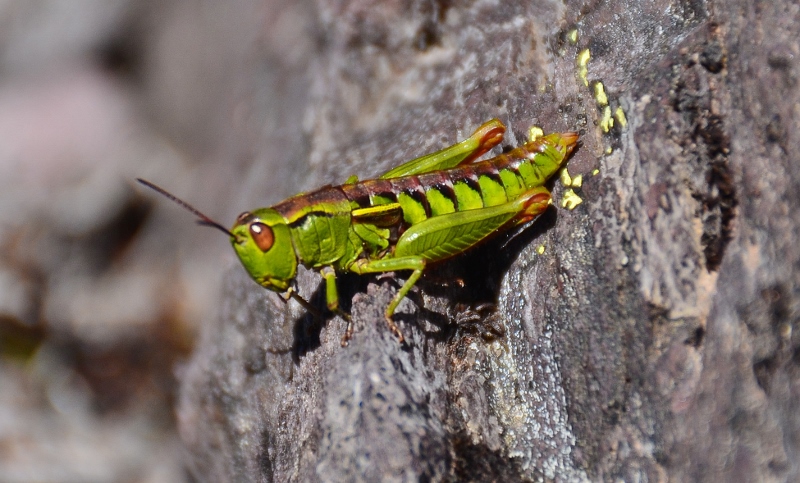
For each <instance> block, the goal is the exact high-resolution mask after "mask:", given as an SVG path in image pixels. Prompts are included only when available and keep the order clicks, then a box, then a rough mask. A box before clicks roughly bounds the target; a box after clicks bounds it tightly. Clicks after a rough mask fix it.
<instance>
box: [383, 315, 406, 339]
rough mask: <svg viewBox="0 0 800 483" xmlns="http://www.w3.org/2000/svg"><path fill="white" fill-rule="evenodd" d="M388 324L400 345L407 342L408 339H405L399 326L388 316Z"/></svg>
mask: <svg viewBox="0 0 800 483" xmlns="http://www.w3.org/2000/svg"><path fill="white" fill-rule="evenodd" d="M386 323H387V324H388V325H389V330H391V331H392V333H393V334H394V335H395V336H396V337H397V342H399V343H400V344H402V343H404V342H405V341H406V338H405V337H403V333H402V332H400V328H399V327H397V324H395V323H394V321H393V320H392V317H391V316H388V315H387V316H386Z"/></svg>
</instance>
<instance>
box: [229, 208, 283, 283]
mask: <svg viewBox="0 0 800 483" xmlns="http://www.w3.org/2000/svg"><path fill="white" fill-rule="evenodd" d="M230 234H231V244H232V245H233V249H234V250H235V251H236V255H238V256H239V260H240V261H241V262H242V265H244V268H246V269H247V272H248V273H249V274H250V276H251V277H253V279H254V280H255V281H256V282H258V283H259V284H260V285H262V286H264V287H265V288H268V289H270V290H274V291H276V292H283V291H286V290H287V289H288V288H289V284H290V283H291V282H292V280H294V277H295V275H296V274H297V255H295V252H294V245H293V243H292V235H291V233H290V232H289V226H288V225H287V224H286V221H285V220H284V219H283V217H282V216H281V215H280V214H278V212H277V211H275V210H273V209H272V208H261V209H258V210H255V211H253V212H252V213H251V212H244V213H242V214H241V215H239V217H238V218H237V219H236V224H234V225H233V228H231V231H230Z"/></svg>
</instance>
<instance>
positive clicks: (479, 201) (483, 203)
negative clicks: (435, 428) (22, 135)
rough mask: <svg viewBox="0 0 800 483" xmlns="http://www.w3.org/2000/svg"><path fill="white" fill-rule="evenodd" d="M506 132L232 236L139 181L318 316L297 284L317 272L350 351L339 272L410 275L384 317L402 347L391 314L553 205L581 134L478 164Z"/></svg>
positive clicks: (251, 219)
mask: <svg viewBox="0 0 800 483" xmlns="http://www.w3.org/2000/svg"><path fill="white" fill-rule="evenodd" d="M505 129H506V128H505V126H504V125H503V123H502V122H500V121H499V120H497V119H492V120H490V121H488V122H486V123H484V124H483V125H481V126H480V127H479V128H478V129H477V130H476V131H475V132H474V133H473V134H472V135H471V136H470V137H469V138H467V139H466V140H464V141H462V142H460V143H458V144H455V145H453V146H450V147H447V148H445V149H442V150H441V151H437V152H435V153H432V154H428V155H426V156H422V157H419V158H416V159H413V160H411V161H409V162H407V163H405V164H403V165H400V166H398V167H396V168H394V169H392V170H390V171H388V172H386V173H384V174H383V175H381V176H380V177H379V178H377V179H369V180H365V181H358V179H357V178H356V177H351V178H350V179H348V180H347V181H346V182H345V183H344V184H342V185H339V186H331V185H328V186H324V187H322V188H319V189H318V190H316V191H312V192H309V193H301V194H298V195H295V196H292V197H291V198H288V199H286V200H284V201H283V202H281V203H278V204H277V205H274V206H272V207H270V208H259V209H256V210H253V211H246V212H244V213H242V214H241V215H239V216H238V217H237V218H236V222H235V223H234V225H233V228H231V229H230V230H228V229H226V228H225V227H224V226H222V225H220V224H219V223H217V222H215V221H213V220H212V219H210V218H209V217H207V216H206V215H204V214H202V213H201V212H199V211H198V210H196V209H195V208H193V207H192V206H190V205H189V204H188V203H186V202H184V201H182V200H180V199H178V198H177V197H175V196H173V195H172V194H170V193H168V192H167V191H165V190H163V189H162V188H159V187H158V186H156V185H154V184H153V183H150V182H149V181H145V180H142V179H138V181H139V182H140V183H142V184H144V185H145V186H147V187H149V188H152V189H154V190H155V191H157V192H159V193H161V194H163V195H164V196H166V197H168V198H170V199H171V200H173V201H175V202H177V203H179V204H180V205H181V206H183V207H184V208H186V209H188V210H189V211H191V212H192V213H193V214H195V215H196V216H197V217H198V218H199V220H198V223H200V224H202V225H206V226H211V227H213V228H217V229H219V230H221V231H223V232H224V233H226V234H227V235H228V236H230V240H231V244H232V245H233V248H234V250H235V251H236V254H237V255H238V257H239V260H240V261H241V263H242V265H244V267H245V269H246V270H247V271H248V273H249V274H250V276H251V277H252V278H253V279H254V280H255V281H256V282H257V283H258V284H260V285H261V286H263V287H265V288H267V289H270V290H273V291H276V292H279V293H282V294H283V298H284V300H288V299H289V298H294V299H295V300H297V301H298V302H299V303H300V304H301V305H302V306H303V307H304V308H306V309H307V310H309V312H311V313H318V312H317V311H316V310H315V309H314V307H313V306H312V305H311V304H309V302H307V301H306V300H305V299H303V298H302V297H301V296H300V295H298V294H297V291H296V288H295V287H294V285H293V282H294V279H295V276H296V275H297V266H298V264H300V263H302V264H303V265H304V266H306V267H307V268H310V269H313V270H316V271H318V272H319V273H320V274H321V275H322V278H323V279H324V280H325V295H326V301H327V306H328V309H329V310H331V311H332V312H334V313H337V314H339V315H341V316H342V317H343V318H345V320H347V322H348V326H347V329H346V331H345V334H344V337H343V338H342V345H343V346H344V345H347V341H348V340H349V339H350V337H351V335H352V331H353V327H352V323H351V322H350V318H349V316H347V315H346V314H344V313H343V312H342V311H341V310H340V309H339V295H338V291H337V287H336V274H337V273H341V272H353V273H357V274H368V273H383V272H395V271H401V270H410V271H411V275H410V276H409V277H408V278H407V279H406V281H405V282H404V283H403V284H402V286H401V287H400V289H399V290H398V291H397V293H396V295H395V296H394V298H393V299H392V301H391V303H389V305H388V307H387V308H386V311H385V318H386V323H387V324H388V326H389V328H390V330H391V331H392V332H393V333H394V335H395V336H397V338H398V339H399V341H400V342H401V343H402V342H403V340H404V339H403V334H402V333H401V332H400V329H399V328H398V327H397V325H395V323H394V321H393V320H392V315H393V314H394V312H395V310H396V309H397V306H398V305H399V304H400V302H401V301H402V300H403V298H405V297H406V295H407V294H408V292H409V290H410V289H411V288H412V287H413V286H414V284H415V283H417V280H419V278H420V276H421V275H422V273H423V272H424V271H425V269H426V267H427V266H428V265H429V264H431V263H434V262H439V261H441V260H444V259H447V258H449V257H452V256H454V255H458V254H459V253H462V252H464V251H465V250H467V249H469V248H471V247H473V246H475V245H476V244H478V243H480V242H481V241H483V240H484V239H486V238H487V237H489V236H491V235H492V234H494V233H497V232H498V231H500V230H503V229H508V228H511V227H515V226H519V225H522V224H524V223H528V222H530V221H531V220H533V219H534V218H536V217H537V216H538V215H540V214H541V213H542V212H544V211H545V210H546V209H547V206H548V205H549V204H550V192H549V191H548V190H547V188H546V187H545V186H544V184H545V182H546V181H547V180H548V178H550V177H551V176H552V175H553V174H554V173H556V172H557V171H558V170H559V169H560V168H561V165H562V164H563V163H564V161H565V160H566V159H567V158H568V157H569V155H570V153H571V152H572V150H573V149H574V148H575V146H576V145H577V141H578V134H577V133H575V132H564V133H554V134H549V135H546V136H540V137H538V138H535V139H532V140H530V141H528V142H527V143H525V144H523V145H522V146H519V147H517V148H516V149H513V150H511V151H509V152H507V153H505V154H501V155H499V156H496V157H494V158H491V159H488V160H485V161H476V160H477V158H479V157H480V156H482V155H483V154H485V153H486V152H488V151H489V150H490V149H492V148H493V147H494V146H496V145H497V144H498V143H500V141H501V140H502V139H503V134H504V133H505Z"/></svg>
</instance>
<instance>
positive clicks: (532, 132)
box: [528, 126, 544, 141]
mask: <svg viewBox="0 0 800 483" xmlns="http://www.w3.org/2000/svg"><path fill="white" fill-rule="evenodd" d="M542 136H544V130H543V129H542V128H540V127H539V126H531V128H530V129H528V141H536V140H537V139H539V138H540V137H542Z"/></svg>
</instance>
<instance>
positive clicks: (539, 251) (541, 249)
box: [536, 245, 544, 255]
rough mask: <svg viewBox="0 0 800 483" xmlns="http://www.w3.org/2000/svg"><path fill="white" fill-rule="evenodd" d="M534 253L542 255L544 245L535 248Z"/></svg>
mask: <svg viewBox="0 0 800 483" xmlns="http://www.w3.org/2000/svg"><path fill="white" fill-rule="evenodd" d="M536 253H538V254H539V255H544V245H539V246H538V247H536Z"/></svg>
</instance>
